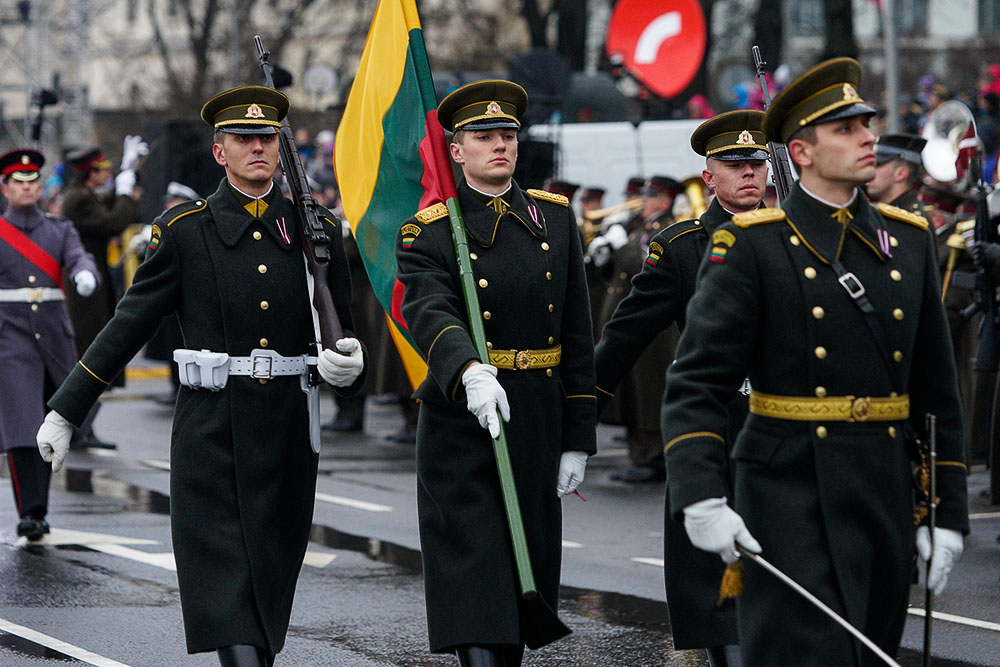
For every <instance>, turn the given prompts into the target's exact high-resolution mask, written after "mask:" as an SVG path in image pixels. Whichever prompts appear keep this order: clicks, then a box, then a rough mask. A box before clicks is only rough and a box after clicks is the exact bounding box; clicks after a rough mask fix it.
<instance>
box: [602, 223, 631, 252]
mask: <svg viewBox="0 0 1000 667" xmlns="http://www.w3.org/2000/svg"><path fill="white" fill-rule="evenodd" d="M601 238H604V239H607V240H608V245H609V246H611V249H612V250H618V249H620V248H624V247H625V245H626V244H628V232H627V231H625V225H611V226H610V227H608V229H607V231H606V232H604V236H602V237H601Z"/></svg>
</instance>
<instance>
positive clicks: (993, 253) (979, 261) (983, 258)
mask: <svg viewBox="0 0 1000 667" xmlns="http://www.w3.org/2000/svg"><path fill="white" fill-rule="evenodd" d="M972 259H973V260H975V262H976V266H978V267H979V268H981V269H983V270H984V271H989V270H990V269H991V268H993V265H994V264H996V263H997V260H998V259H1000V244H996V243H990V242H989V241H976V242H975V243H974V244H973V246H972Z"/></svg>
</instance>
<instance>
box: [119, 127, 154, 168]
mask: <svg viewBox="0 0 1000 667" xmlns="http://www.w3.org/2000/svg"><path fill="white" fill-rule="evenodd" d="M148 152H149V146H148V145H147V144H146V142H145V141H143V140H142V137H140V136H139V135H135V136H133V135H131V134H129V135H126V136H125V143H124V144H123V146H122V166H121V169H120V171H130V170H132V169H135V165H136V163H137V162H139V156H141V155H145V154H146V153H148Z"/></svg>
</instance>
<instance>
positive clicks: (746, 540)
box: [684, 498, 760, 563]
mask: <svg viewBox="0 0 1000 667" xmlns="http://www.w3.org/2000/svg"><path fill="white" fill-rule="evenodd" d="M684 530H686V531H687V534H688V539H690V540H691V544H693V545H694V546H696V547H698V548H699V549H701V550H703V551H711V552H712V553H716V554H719V557H720V558H721V559H722V560H723V561H725V562H727V563H734V562H736V561H737V560H738V559H739V557H740V552H739V551H737V550H736V543H737V542H738V543H739V544H740V545H742V546H743V547H744V548H746V549H748V550H749V551H753V552H754V553H760V544H759V543H758V542H757V540H755V539H754V537H753V535H751V534H750V531H749V530H747V527H746V525H744V523H743V517H741V516H740V515H739V514H737V513H736V512H735V511H734V510H733V508H731V507H730V506H729V505H727V504H726V499H725V498H706V499H705V500H699V501H698V502H696V503H691V504H690V505H688V506H687V507H685V508H684Z"/></svg>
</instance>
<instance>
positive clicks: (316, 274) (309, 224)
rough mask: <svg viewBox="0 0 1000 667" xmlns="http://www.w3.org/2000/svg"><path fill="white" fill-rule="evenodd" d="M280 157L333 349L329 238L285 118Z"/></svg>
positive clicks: (322, 329)
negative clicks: (328, 281) (328, 279)
mask: <svg viewBox="0 0 1000 667" xmlns="http://www.w3.org/2000/svg"><path fill="white" fill-rule="evenodd" d="M253 42H254V45H255V46H256V47H257V57H258V58H259V59H260V67H261V69H262V70H264V81H265V83H266V84H267V86H268V87H269V88H274V79H273V77H272V74H271V64H270V63H269V62H268V57H269V56H270V53H269V52H267V51H265V50H264V44H263V43H262V42H261V40H260V35H254V38H253ZM278 146H279V157H280V160H281V171H282V172H284V174H285V183H286V184H287V185H288V189H289V192H290V193H291V195H292V203H294V204H295V210H296V211H298V214H299V222H300V223H301V229H302V249H303V252H304V253H305V256H306V263H307V265H308V266H309V273H311V274H312V277H313V307H314V308H316V312H317V313H318V315H319V333H320V342H321V343H322V345H323V347H324V348H329V349H336V347H335V346H336V343H337V341H338V340H340V339H341V338H343V337H344V329H343V327H342V326H341V325H340V317H339V316H338V315H337V309H336V308H335V307H334V305H333V296H332V295H331V294H330V287H329V285H328V284H327V272H328V269H329V267H330V239H329V238H328V237H327V235H326V230H325V229H324V228H323V222H322V221H321V220H320V219H319V214H318V213H317V204H316V200H315V199H314V198H313V195H312V190H311V189H310V187H309V181H308V179H307V178H306V171H305V169H303V167H302V162H301V160H300V159H299V151H298V148H296V147H295V139H294V137H293V136H292V128H291V126H289V124H288V119H282V121H281V128H280V129H279V131H278Z"/></svg>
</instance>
